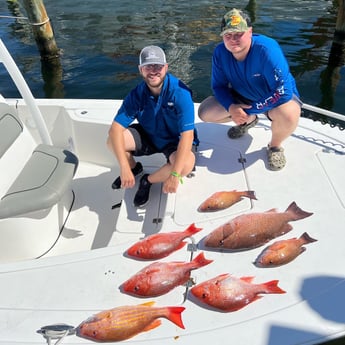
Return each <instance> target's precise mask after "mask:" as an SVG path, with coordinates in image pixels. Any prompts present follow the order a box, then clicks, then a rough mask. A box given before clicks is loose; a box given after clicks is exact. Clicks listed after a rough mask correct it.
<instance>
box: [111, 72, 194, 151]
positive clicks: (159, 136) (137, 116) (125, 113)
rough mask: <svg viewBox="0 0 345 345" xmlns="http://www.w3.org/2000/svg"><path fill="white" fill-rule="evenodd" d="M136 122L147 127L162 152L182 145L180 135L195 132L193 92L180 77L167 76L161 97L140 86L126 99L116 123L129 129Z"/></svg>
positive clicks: (144, 86) (143, 84) (118, 113)
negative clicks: (171, 145) (164, 149)
mask: <svg viewBox="0 0 345 345" xmlns="http://www.w3.org/2000/svg"><path fill="white" fill-rule="evenodd" d="M134 120H137V121H138V123H139V124H140V125H141V126H142V127H143V128H144V130H145V132H146V133H147V134H148V135H149V137H150V138H151V140H152V142H153V144H154V145H155V146H156V147H157V148H158V149H163V148H164V147H166V146H167V145H169V144H176V145H177V144H178V142H179V139H180V134H181V133H182V132H185V131H189V130H194V134H195V135H196V130H195V128H194V127H195V125H194V103H193V100H192V97H191V91H190V89H188V88H187V86H186V85H184V84H183V83H182V82H181V81H180V80H179V79H178V78H176V77H175V76H173V75H172V74H169V73H168V74H167V75H166V78H165V79H164V83H163V87H162V90H161V92H160V95H159V97H158V98H157V99H156V98H155V97H153V96H152V95H151V93H150V90H149V88H148V86H147V85H146V83H145V82H144V81H143V82H141V83H140V84H138V85H137V86H136V87H135V88H134V89H133V90H132V91H131V92H130V93H129V94H128V95H127V97H126V98H125V99H124V101H123V103H122V105H121V107H120V109H119V110H118V112H117V114H116V116H115V118H114V121H116V122H118V123H119V124H121V125H122V126H123V127H125V128H127V127H128V126H129V125H130V124H131V123H132V122H133V121H134Z"/></svg>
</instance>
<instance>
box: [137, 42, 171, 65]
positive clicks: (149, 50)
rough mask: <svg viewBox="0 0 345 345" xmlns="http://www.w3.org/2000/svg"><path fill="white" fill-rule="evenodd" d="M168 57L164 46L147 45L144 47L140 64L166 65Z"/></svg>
mask: <svg viewBox="0 0 345 345" xmlns="http://www.w3.org/2000/svg"><path fill="white" fill-rule="evenodd" d="M165 64H166V58H165V54H164V51H163V49H162V48H160V47H158V46H147V47H145V48H143V49H142V51H141V52H140V56H139V66H140V67H142V66H145V65H165Z"/></svg>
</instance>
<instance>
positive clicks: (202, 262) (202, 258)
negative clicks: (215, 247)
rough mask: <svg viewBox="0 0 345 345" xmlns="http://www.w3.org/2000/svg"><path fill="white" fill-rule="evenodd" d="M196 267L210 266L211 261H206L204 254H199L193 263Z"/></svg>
mask: <svg viewBox="0 0 345 345" xmlns="http://www.w3.org/2000/svg"><path fill="white" fill-rule="evenodd" d="M192 262H193V263H195V264H196V265H197V267H202V266H206V265H208V264H210V263H211V262H213V260H208V259H206V258H205V255H204V252H201V253H200V254H199V255H198V256H196V257H195V258H194V259H193V261H192Z"/></svg>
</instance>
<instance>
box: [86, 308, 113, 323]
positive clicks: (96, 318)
mask: <svg viewBox="0 0 345 345" xmlns="http://www.w3.org/2000/svg"><path fill="white" fill-rule="evenodd" d="M111 317H112V314H111V310H104V311H101V312H99V313H98V314H96V315H94V316H92V317H91V318H90V321H92V322H97V321H100V320H103V319H109V318H111Z"/></svg>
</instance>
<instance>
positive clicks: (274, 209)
mask: <svg viewBox="0 0 345 345" xmlns="http://www.w3.org/2000/svg"><path fill="white" fill-rule="evenodd" d="M270 212H278V209H277V208H271V209H269V210H267V211H266V213H270Z"/></svg>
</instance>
